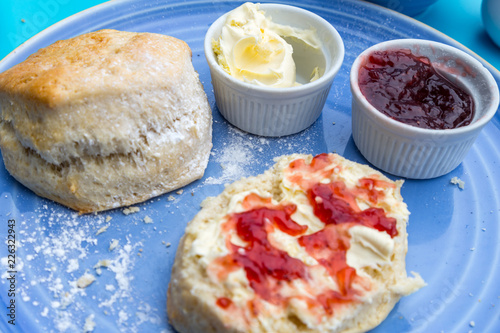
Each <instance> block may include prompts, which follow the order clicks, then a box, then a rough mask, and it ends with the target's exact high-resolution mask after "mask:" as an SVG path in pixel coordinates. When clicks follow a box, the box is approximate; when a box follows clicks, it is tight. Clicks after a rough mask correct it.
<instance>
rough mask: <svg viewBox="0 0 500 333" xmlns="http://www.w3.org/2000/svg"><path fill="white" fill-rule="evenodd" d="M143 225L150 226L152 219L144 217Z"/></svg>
mask: <svg viewBox="0 0 500 333" xmlns="http://www.w3.org/2000/svg"><path fill="white" fill-rule="evenodd" d="M143 221H144V223H146V224H150V223H153V219H152V218H150V217H149V216H147V215H146V216H145V217H144V219H143Z"/></svg>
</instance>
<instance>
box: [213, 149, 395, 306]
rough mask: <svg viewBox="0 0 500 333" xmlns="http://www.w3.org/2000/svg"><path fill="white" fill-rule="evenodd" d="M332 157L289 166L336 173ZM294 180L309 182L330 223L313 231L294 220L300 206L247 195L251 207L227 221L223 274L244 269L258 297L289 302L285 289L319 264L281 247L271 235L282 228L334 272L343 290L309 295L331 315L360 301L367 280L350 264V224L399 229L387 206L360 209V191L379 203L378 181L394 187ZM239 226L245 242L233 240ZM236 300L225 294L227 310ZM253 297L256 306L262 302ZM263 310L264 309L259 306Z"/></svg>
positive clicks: (318, 210) (316, 207) (310, 195)
mask: <svg viewBox="0 0 500 333" xmlns="http://www.w3.org/2000/svg"><path fill="white" fill-rule="evenodd" d="M330 163H331V161H330V160H329V158H328V155H327V154H322V155H318V156H316V157H315V158H314V159H313V161H312V162H311V163H310V164H307V163H306V162H305V161H304V160H296V161H294V162H292V163H291V164H290V166H289V168H290V169H291V170H294V171H299V172H300V173H302V174H304V175H309V174H316V175H318V174H319V175H321V176H320V178H323V176H328V175H330V174H331V173H332V172H333V170H334V168H330V169H329V168H328V166H329V164H330ZM291 178H292V179H294V182H296V183H299V184H300V186H301V187H304V191H305V193H306V194H307V200H308V201H309V204H310V206H311V207H312V209H313V213H314V215H316V216H317V218H319V220H320V221H321V222H323V223H324V228H322V229H320V230H318V231H316V232H311V231H310V230H309V229H308V227H307V226H305V225H301V224H299V223H297V222H296V221H294V220H293V218H292V216H293V214H294V213H295V212H296V210H297V206H296V205H294V204H286V203H282V204H273V203H272V202H271V199H270V198H261V197H260V196H258V195H257V194H254V193H252V194H250V195H248V196H246V197H245V199H244V200H243V202H242V206H243V207H244V208H245V211H243V212H239V213H232V214H229V215H228V216H227V221H226V222H225V223H224V224H223V227H222V228H223V231H224V232H225V233H226V244H227V246H228V249H229V252H230V253H229V254H228V255H225V256H223V257H220V258H218V259H216V260H215V265H216V266H218V269H217V272H218V278H219V279H221V280H223V279H225V278H227V275H228V274H229V273H230V272H233V271H235V270H237V269H238V268H243V270H244V271H245V274H246V277H247V279H248V281H249V284H250V287H251V288H252V289H253V290H254V292H255V294H256V295H257V297H258V298H260V299H263V300H266V301H267V302H270V303H272V304H275V305H282V306H284V305H286V304H287V302H289V300H290V299H289V298H287V297H284V296H283V295H282V293H280V290H281V289H282V288H284V287H285V286H286V285H287V284H289V283H293V281H294V280H296V279H301V280H306V281H307V280H309V279H310V277H311V274H312V273H311V269H313V267H311V266H309V265H307V264H305V263H304V262H303V261H301V260H299V259H296V258H294V257H292V256H290V255H289V254H288V253H287V252H286V251H283V250H281V249H279V248H277V247H276V246H275V245H276V244H275V243H274V242H273V240H272V237H271V234H272V233H273V232H275V230H276V229H279V230H280V231H281V232H283V233H285V234H287V235H290V236H293V237H295V238H296V240H297V243H298V245H299V246H300V247H302V248H303V249H304V250H305V251H306V252H307V253H308V254H309V255H310V256H311V257H312V258H314V259H315V260H316V262H317V263H318V265H320V266H322V267H323V268H324V269H325V270H326V272H327V273H328V275H329V276H330V277H331V278H332V279H333V280H334V281H335V282H336V284H337V286H338V290H326V291H325V290H323V291H321V292H320V293H319V294H317V295H316V296H315V298H310V299H307V303H308V305H309V306H310V307H315V306H318V307H321V308H323V310H324V311H325V313H327V314H329V315H330V314H332V313H334V309H335V307H336V306H339V305H341V304H344V303H349V302H355V301H356V299H357V296H359V295H360V292H359V290H357V289H356V288H354V286H353V285H354V284H358V285H359V284H360V283H361V284H362V281H363V278H362V277H360V276H358V275H357V274H356V270H355V269H354V268H352V267H350V266H349V265H348V264H347V259H346V255H347V251H348V250H349V247H350V235H349V228H350V227H352V226H355V225H363V226H367V227H370V228H374V229H377V230H379V231H385V232H387V233H388V234H389V235H390V236H391V237H395V236H396V235H397V234H398V233H397V229H396V220H395V219H394V218H390V217H387V216H386V215H385V211H384V210H383V209H381V208H368V209H364V210H362V209H360V208H359V207H358V204H357V203H356V196H360V197H365V198H367V200H369V201H370V202H373V203H376V202H377V201H378V200H380V199H382V198H383V196H384V193H383V192H381V191H377V190H376V189H375V188H374V187H375V186H376V185H378V186H380V185H384V186H385V185H386V184H387V186H391V185H392V184H389V183H387V182H384V181H382V180H377V179H371V178H362V179H361V180H360V181H359V183H358V185H357V186H356V187H355V188H351V189H349V188H347V187H346V186H345V184H344V183H342V182H331V183H329V184H322V183H320V182H319V181H318V180H317V179H315V178H314V177H312V178H308V179H304V178H303V177H299V176H297V177H291ZM231 230H234V231H235V232H236V234H237V235H238V237H239V238H240V239H241V240H242V241H244V242H245V245H235V244H233V243H232V242H231V240H230V236H228V235H229V234H230V233H229V231H231ZM229 301H230V300H226V299H221V298H219V299H218V301H217V305H218V306H219V307H221V308H224V309H226V308H227V307H229V304H230V302H229ZM257 304H258V302H253V303H252V304H251V306H252V307H257ZM254 310H255V311H256V312H258V309H257V308H255V309H254Z"/></svg>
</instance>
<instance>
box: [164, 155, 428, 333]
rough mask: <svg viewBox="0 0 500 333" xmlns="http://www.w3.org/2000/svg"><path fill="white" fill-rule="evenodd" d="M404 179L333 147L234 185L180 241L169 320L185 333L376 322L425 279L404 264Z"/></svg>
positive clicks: (359, 328)
mask: <svg viewBox="0 0 500 333" xmlns="http://www.w3.org/2000/svg"><path fill="white" fill-rule="evenodd" d="M401 185H402V181H396V182H394V181H392V180H390V179H388V178H387V177H385V176H384V175H383V174H381V173H380V172H378V171H376V170H373V169H371V168H370V167H369V166H366V165H361V164H357V163H354V162H352V161H349V160H346V159H344V158H343V157H341V156H339V155H336V154H321V155H318V156H316V157H314V158H313V157H312V156H310V155H297V154H296V155H290V156H282V157H280V158H279V159H277V162H276V164H275V166H274V167H273V168H272V169H270V170H268V171H266V172H265V173H264V174H261V175H259V176H257V177H251V178H246V179H242V180H239V181H237V182H234V183H233V184H231V185H229V186H227V187H226V188H225V190H224V191H223V192H222V193H221V194H220V195H219V196H217V197H213V198H212V197H211V198H208V199H206V200H205V201H204V202H203V204H202V209H201V211H200V212H199V213H198V214H197V215H196V216H195V217H194V219H193V220H192V221H191V222H190V223H189V224H188V226H187V228H186V232H185V235H184V236H183V238H182V239H181V241H180V244H179V247H178V249H177V254H176V258H175V262H174V265H173V269H172V276H171V281H170V284H169V288H168V295H167V312H168V316H169V320H170V322H171V323H172V325H173V326H174V327H175V329H176V330H177V331H179V332H181V333H186V332H204V333H210V332H218V333H221V332H241V333H243V332H252V333H257V332H269V333H276V332H318V333H319V332H321V333H324V332H329V333H333V332H336V333H338V332H364V331H367V330H370V329H372V328H374V327H375V326H377V325H378V324H380V323H381V322H382V321H383V320H384V319H385V318H386V316H387V315H388V314H389V312H390V311H391V310H392V308H393V307H394V305H395V304H396V303H397V302H398V300H399V299H400V298H401V297H402V296H404V295H408V294H410V293H412V292H414V291H416V290H417V289H419V288H420V287H422V286H423V285H424V284H425V283H424V281H423V280H422V278H421V277H420V276H419V275H418V274H415V276H414V277H408V276H407V274H406V270H405V256H406V251H407V233H406V224H407V222H408V217H409V212H408V210H407V206H406V204H405V203H404V202H403V199H402V197H401V195H400V187H401Z"/></svg>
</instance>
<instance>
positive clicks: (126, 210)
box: [122, 206, 141, 215]
mask: <svg viewBox="0 0 500 333" xmlns="http://www.w3.org/2000/svg"><path fill="white" fill-rule="evenodd" d="M140 210H141V209H140V208H139V207H135V206H131V207H127V208H124V209H123V210H122V212H123V214H125V215H129V214H134V213H137V212H139V211H140Z"/></svg>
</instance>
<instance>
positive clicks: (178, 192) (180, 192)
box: [175, 190, 184, 195]
mask: <svg viewBox="0 0 500 333" xmlns="http://www.w3.org/2000/svg"><path fill="white" fill-rule="evenodd" d="M175 193H177V194H179V195H181V194H182V193H184V190H179V191H177V192H175Z"/></svg>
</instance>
